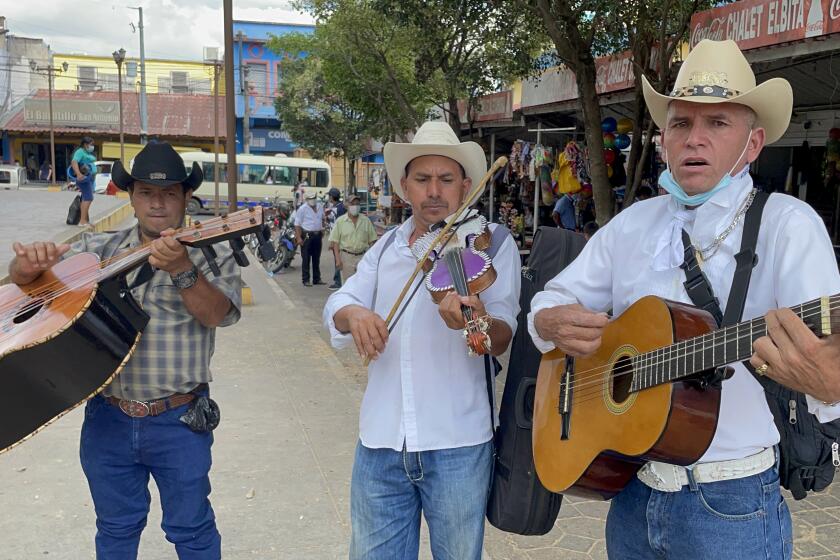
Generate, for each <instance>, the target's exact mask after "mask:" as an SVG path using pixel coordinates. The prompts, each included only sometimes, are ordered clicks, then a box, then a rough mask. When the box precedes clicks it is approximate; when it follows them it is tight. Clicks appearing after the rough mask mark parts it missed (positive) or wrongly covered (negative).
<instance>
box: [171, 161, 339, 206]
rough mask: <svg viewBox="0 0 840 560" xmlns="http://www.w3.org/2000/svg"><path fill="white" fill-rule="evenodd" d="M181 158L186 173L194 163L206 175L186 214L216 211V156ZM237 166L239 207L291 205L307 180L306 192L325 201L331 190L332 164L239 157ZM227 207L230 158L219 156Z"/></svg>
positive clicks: (221, 199)
mask: <svg viewBox="0 0 840 560" xmlns="http://www.w3.org/2000/svg"><path fill="white" fill-rule="evenodd" d="M181 157H182V158H183V159H184V165H186V167H187V172H189V171H190V169H192V164H193V162H196V163H198V164H199V165H200V166H201V169H202V171H204V182H203V183H202V184H201V186H200V187H199V188H198V189H196V191H195V192H194V193H193V198H192V200H190V201H189V202H188V203H187V213H188V214H197V213H199V212H201V211H202V210H212V209H213V208H214V207H215V204H214V202H213V201H214V199H215V182H214V178H215V175H214V173H213V169H214V165H213V161H214V155H213V154H211V153H207V152H184V153H182V154H181ZM236 165H237V167H238V168H239V169H238V175H237V177H238V180H237V182H236V197H237V199H238V205H239V206H255V205H262V206H268V205H270V204H271V202H272V201H273V200H274V199H275V198H279V199H280V200H285V201H292V200H293V194H292V189H293V188H294V186H295V185H297V184H299V183H300V182H301V181H304V180H305V181H306V182H307V184H308V185H309V187H307V189H308V190H309V189H313V188H314V189H315V193H316V194H317V195H318V196H319V197H326V194H327V191H328V190H329V189H330V187H331V186H332V178H331V175H330V166H329V164H328V163H327V162H325V161H321V160H317V159H304V158H291V157H285V158H278V157H275V156H255V155H250V154H236ZM227 204H228V203H227V155H226V154H219V205H220V206H221V207H223V208H224V207H225V206H227Z"/></svg>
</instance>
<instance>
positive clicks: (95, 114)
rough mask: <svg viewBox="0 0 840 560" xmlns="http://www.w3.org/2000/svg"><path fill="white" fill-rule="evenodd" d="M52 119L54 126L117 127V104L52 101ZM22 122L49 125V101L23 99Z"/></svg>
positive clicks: (86, 101) (85, 101) (118, 114)
mask: <svg viewBox="0 0 840 560" xmlns="http://www.w3.org/2000/svg"><path fill="white" fill-rule="evenodd" d="M52 118H53V124H54V125H56V126H85V127H97V126H98V127H106V128H111V127H114V126H119V122H120V121H119V118H120V112H119V104H118V103H117V102H116V101H88V100H81V99H53V110H52ZM23 120H24V122H25V123H27V124H38V125H49V124H50V106H49V100H47V99H41V98H33V97H29V98H27V99H24V101H23Z"/></svg>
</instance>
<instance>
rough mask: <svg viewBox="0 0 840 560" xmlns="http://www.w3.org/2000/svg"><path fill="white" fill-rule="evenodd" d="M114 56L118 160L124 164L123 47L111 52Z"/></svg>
mask: <svg viewBox="0 0 840 560" xmlns="http://www.w3.org/2000/svg"><path fill="white" fill-rule="evenodd" d="M111 54H112V55H113V57H114V62H116V63H117V91H119V94H118V95H119V102H120V161H121V162H123V165H124V164H125V142H124V141H123V104H122V63H123V61H124V60H125V49H123V48H120V50H118V51H114V52H113V53H111Z"/></svg>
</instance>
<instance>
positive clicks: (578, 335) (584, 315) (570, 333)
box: [534, 303, 610, 358]
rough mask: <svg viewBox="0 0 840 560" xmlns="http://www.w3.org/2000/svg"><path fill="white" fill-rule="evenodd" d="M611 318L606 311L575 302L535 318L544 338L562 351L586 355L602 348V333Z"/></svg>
mask: <svg viewBox="0 0 840 560" xmlns="http://www.w3.org/2000/svg"><path fill="white" fill-rule="evenodd" d="M609 321H610V318H609V315H607V314H606V313H595V312H594V311H589V310H588V309H586V308H585V307H583V306H582V305H580V304H577V303H574V304H571V305H558V306H556V307H550V308H548V309H543V310H541V311H540V312H539V313H537V315H536V316H535V317H534V327H536V329H537V333H539V335H540V337H541V338H543V339H544V340H549V341H551V342H553V343H554V346H556V347H557V348H558V349H559V350H561V351H562V352H565V353H566V354H568V355H569V356H574V357H576V358H582V357H586V356H589V355H591V354H593V353H595V351H596V350H598V348H600V347H601V335H602V334H603V332H604V327H606V326H607V323H609Z"/></svg>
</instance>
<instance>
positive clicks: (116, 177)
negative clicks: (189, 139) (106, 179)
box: [111, 142, 204, 190]
mask: <svg viewBox="0 0 840 560" xmlns="http://www.w3.org/2000/svg"><path fill="white" fill-rule="evenodd" d="M111 180H112V181H114V184H115V185H117V186H118V187H119V188H121V189H122V190H128V188H129V187H130V186H131V185H133V184H134V181H141V182H143V183H148V184H150V185H157V186H158V187H168V186H170V185H176V184H178V183H181V184H182V185H183V186H184V188H185V189H189V190H195V189H196V188H198V186H199V185H200V184H201V181H203V180H204V173H202V171H201V167H200V166H199V165H198V164H197V163H195V162H193V165H192V170H191V171H190V174H189V175H187V169H186V167H184V160H183V159H181V156H180V155H179V154H178V152H176V151H175V148H173V147H172V146H171V145H170V144H169V143H168V142H155V143H152V144H146V146H145V147H144V148H143V149H142V150H140V153H139V154H137V157H135V158H134V166H133V167H132V168H131V172H128V171H126V170H125V166H123V163H122V162H121V161H117V162H116V163H114V166H113V168H112V169H111Z"/></svg>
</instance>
